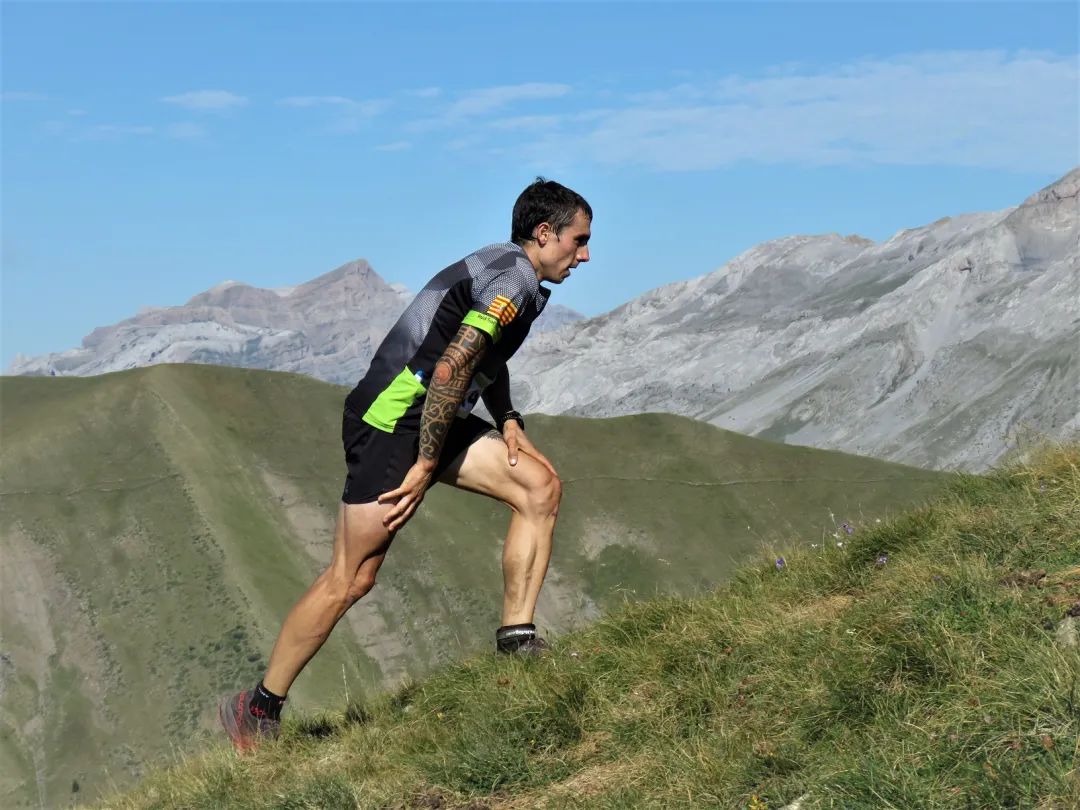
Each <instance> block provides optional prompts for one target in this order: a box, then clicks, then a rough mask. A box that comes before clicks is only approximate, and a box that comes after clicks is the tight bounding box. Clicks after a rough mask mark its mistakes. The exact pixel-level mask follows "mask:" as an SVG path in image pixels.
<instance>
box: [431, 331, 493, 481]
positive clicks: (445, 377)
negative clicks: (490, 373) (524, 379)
mask: <svg viewBox="0 0 1080 810" xmlns="http://www.w3.org/2000/svg"><path fill="white" fill-rule="evenodd" d="M489 340H490V338H488V336H487V335H485V334H484V333H483V332H481V331H480V330H479V329H477V328H476V327H475V326H467V325H465V324H462V326H461V328H460V329H458V333H457V335H455V337H454V339H453V340H452V341H450V345H449V346H447V347H446V351H445V352H443V356H442V357H440V358H439V362H437V363H436V364H435V371H434V372H433V373H432V375H431V385H429V386H428V391H427V399H426V400H425V401H424V413H423V415H422V416H421V417H420V458H419V459H418V463H419V462H423V463H424V464H425V466H426V467H427V468H428V469H432V470H434V469H435V464H436V463H437V462H438V460H439V453H440V452H442V447H443V444H444V443H445V442H446V434H447V433H448V432H449V430H450V425H451V424H453V422H454V416H455V415H456V414H457V409H458V408H460V407H461V403H462V402H463V401H464V399H465V391H466V390H468V388H469V383H470V382H472V378H473V374H475V373H476V367H477V366H478V365H480V361H481V360H482V359H483V357H484V353H485V352H486V351H487V347H488V341H489Z"/></svg>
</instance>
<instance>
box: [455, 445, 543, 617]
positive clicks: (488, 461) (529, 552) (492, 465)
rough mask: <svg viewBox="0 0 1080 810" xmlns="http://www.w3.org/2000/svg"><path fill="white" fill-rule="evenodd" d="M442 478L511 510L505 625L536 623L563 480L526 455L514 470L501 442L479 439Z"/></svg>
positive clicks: (505, 552)
mask: <svg viewBox="0 0 1080 810" xmlns="http://www.w3.org/2000/svg"><path fill="white" fill-rule="evenodd" d="M439 480H440V481H442V482H444V483H447V484H451V485H453V486H455V487H458V488H459V489H466V490H469V491H470V492H479V493H481V494H483V495H487V496H489V497H491V498H495V499H496V500H500V501H502V502H503V503H505V504H506V505H507V506H509V507H510V509H511V511H512V514H511V516H510V529H509V531H508V532H507V535H506V542H505V544H504V546H503V559H502V567H503V611H502V623H503V624H504V625H512V624H529V623H531V622H532V621H533V617H534V616H535V613H536V601H537V599H538V598H539V596H540V588H541V587H542V586H543V584H544V577H545V576H546V574H547V569H548V563H549V561H550V560H551V542H552V535H553V534H554V532H555V521H556V519H557V518H558V513H559V501H560V499H561V497H562V485H561V484H560V482H559V479H558V478H556V477H555V476H553V475H552V474H551V473H550V472H549V471H548V469H547V468H546V467H545V466H544V465H543V464H541V463H540V462H539V461H537V460H536V459H534V458H533V457H532V456H529V455H528V454H527V453H525V452H524V451H521V452H520V454H519V456H518V463H517V464H516V465H515V466H513V467H511V466H510V463H509V462H508V461H507V457H506V445H505V444H504V443H503V442H502V441H501V440H499V441H491V440H488V439H479V440H477V441H475V442H473V443H472V444H471V445H470V446H469V447H468V449H466V451H465V452H464V453H463V454H462V456H461V457H460V458H459V459H457V460H455V462H454V463H453V464H452V465H450V467H449V468H448V469H447V471H446V472H445V473H444V474H443V475H442V477H441V478H440V479H439Z"/></svg>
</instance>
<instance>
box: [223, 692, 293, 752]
mask: <svg viewBox="0 0 1080 810" xmlns="http://www.w3.org/2000/svg"><path fill="white" fill-rule="evenodd" d="M251 693H252V690H251V689H244V690H241V691H240V692H237V693H236V694H235V695H229V696H227V697H223V698H222V699H221V702H220V703H219V704H218V717H219V718H220V719H221V725H222V726H223V727H224V729H225V733H226V734H228V735H229V740H230V741H231V742H232V744H233V747H234V748H235V749H236V750H237V751H239V752H240V753H245V752H247V751H253V750H254V749H255V748H257V747H258V745H259V743H261V742H262V741H263V740H276V739H277V738H278V735H279V734H280V733H281V720H280V719H278V718H276V717H270V716H268V715H262V716H258V715H255V714H252V713H251V709H250V708H249V704H250V703H251Z"/></svg>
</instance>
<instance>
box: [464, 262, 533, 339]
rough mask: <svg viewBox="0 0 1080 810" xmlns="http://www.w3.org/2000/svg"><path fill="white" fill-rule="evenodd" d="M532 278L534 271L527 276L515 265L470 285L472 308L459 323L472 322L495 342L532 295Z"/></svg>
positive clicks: (472, 324)
mask: <svg viewBox="0 0 1080 810" xmlns="http://www.w3.org/2000/svg"><path fill="white" fill-rule="evenodd" d="M535 281H536V276H535V275H533V276H532V278H531V279H530V278H529V274H528V273H527V272H525V271H523V270H522V268H520V267H518V266H514V267H510V268H507V269H506V270H504V271H502V272H501V273H498V274H496V275H494V276H492V278H491V279H490V280H489V281H488V282H487V283H486V284H484V285H483V286H480V287H479V288H477V287H474V288H473V303H472V309H471V310H469V312H468V313H467V314H466V315H465V318H464V319H463V320H462V323H466V324H468V325H469V326H475V327H476V328H477V329H479V330H480V331H481V332H484V333H485V334H487V335H488V336H489V337H490V338H491V340H492V342H493V343H498V342H499V338H500V337H501V336H502V330H503V329H504V328H506V327H507V326H509V325H510V324H511V323H513V321H514V319H515V318H517V317H519V314H520V312H521V310H522V309H523V308H524V306H525V304H526V302H528V300H529V299H530V298H531V296H532V287H533V286H535ZM530 282H532V283H531V284H530Z"/></svg>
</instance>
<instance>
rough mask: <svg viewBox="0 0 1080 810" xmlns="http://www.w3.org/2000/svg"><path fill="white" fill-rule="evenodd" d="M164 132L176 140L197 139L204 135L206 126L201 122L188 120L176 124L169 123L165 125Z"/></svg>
mask: <svg viewBox="0 0 1080 810" xmlns="http://www.w3.org/2000/svg"><path fill="white" fill-rule="evenodd" d="M164 134H165V136H166V137H169V138H176V139H177V140H183V141H190V140H197V139H199V138H205V137H206V128H205V127H203V126H202V125H201V124H193V123H191V122H189V121H183V122H180V123H177V124H169V125H168V126H166V127H165V130H164Z"/></svg>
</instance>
